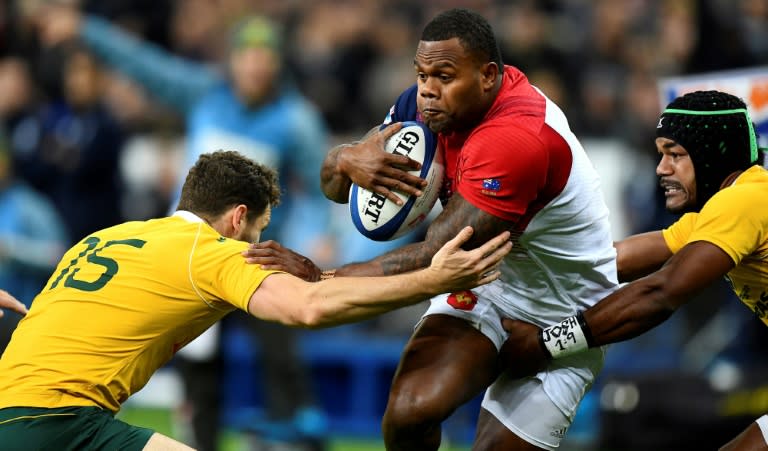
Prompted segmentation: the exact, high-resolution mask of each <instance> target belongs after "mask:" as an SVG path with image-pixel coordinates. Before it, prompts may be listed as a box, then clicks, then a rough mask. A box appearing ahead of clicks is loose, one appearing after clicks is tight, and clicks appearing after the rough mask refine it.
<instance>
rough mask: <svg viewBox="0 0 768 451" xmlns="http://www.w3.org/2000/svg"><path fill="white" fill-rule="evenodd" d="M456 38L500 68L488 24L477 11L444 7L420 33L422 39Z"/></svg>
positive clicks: (468, 48) (500, 63) (475, 53)
mask: <svg viewBox="0 0 768 451" xmlns="http://www.w3.org/2000/svg"><path fill="white" fill-rule="evenodd" d="M453 38H459V41H460V42H461V44H462V45H463V46H464V49H465V50H467V51H469V52H470V53H472V54H473V55H475V56H476V57H477V58H479V59H480V61H483V62H485V61H490V62H492V63H496V65H497V66H498V67H499V71H503V70H504V65H503V62H502V60H501V50H500V49H499V44H498V42H497V41H496V37H495V36H494V34H493V29H492V28H491V24H489V23H488V21H487V20H485V18H484V17H483V16H481V15H480V14H478V13H476V12H474V11H470V10H468V9H464V8H454V9H449V10H447V11H444V12H442V13H440V14H438V15H437V16H435V18H433V19H432V20H431V21H429V23H428V24H427V25H426V26H425V27H424V31H422V33H421V40H422V41H430V42H431V41H446V40H448V39H453Z"/></svg>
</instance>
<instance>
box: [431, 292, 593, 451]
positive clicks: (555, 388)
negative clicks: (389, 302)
mask: <svg viewBox="0 0 768 451" xmlns="http://www.w3.org/2000/svg"><path fill="white" fill-rule="evenodd" d="M473 304H474V305H473ZM470 307H471V308H470ZM529 313H531V314H533V315H534V316H535V312H529ZM434 314H443V315H450V316H454V317H457V318H461V319H464V320H466V321H467V322H468V323H470V324H472V326H473V327H474V328H475V329H477V330H478V331H480V332H481V333H482V334H483V335H485V336H486V337H488V338H489V339H490V340H491V341H492V342H493V344H494V345H495V346H496V349H501V345H502V344H503V343H504V341H505V340H506V339H507V333H506V331H505V330H504V328H503V327H502V326H501V320H502V318H514V319H522V320H525V318H521V317H520V316H519V315H517V314H516V313H515V312H504V311H501V310H500V309H499V308H498V307H497V306H496V305H494V304H493V303H492V302H491V301H489V300H488V299H486V298H484V297H482V295H477V293H475V292H473V296H469V295H468V294H466V293H465V294H464V295H462V294H459V296H456V295H455V294H451V295H448V294H443V295H440V296H437V297H435V298H433V299H432V301H431V302H430V306H429V308H428V309H427V311H426V312H425V313H424V315H423V317H426V316H428V315H434ZM423 317H422V318H423ZM604 357H605V349H604V348H593V349H589V350H587V351H585V352H582V353H579V354H575V355H571V356H568V357H565V358H562V359H557V360H554V361H553V362H552V363H550V365H549V367H547V369H546V370H545V371H542V372H540V373H538V374H536V375H535V376H534V377H529V378H523V379H511V378H508V377H506V376H504V375H502V376H500V377H499V378H498V379H497V380H496V381H495V382H494V383H493V384H491V386H490V387H488V389H487V390H486V392H485V397H484V398H483V402H482V407H483V408H484V409H486V410H487V411H488V412H490V413H491V414H492V415H493V416H494V417H496V419H498V420H499V421H500V422H501V423H502V424H504V425H505V426H506V427H507V428H508V429H509V430H510V431H512V432H513V433H515V434H516V435H517V436H519V437H520V438H522V439H523V440H525V441H527V442H529V443H532V444H534V445H536V446H538V447H541V448H544V449H550V450H554V449H556V448H557V447H558V446H559V445H560V442H561V441H562V439H563V438H564V437H565V434H566V431H567V430H568V428H569V427H570V425H571V423H572V422H573V418H574V416H575V415H576V409H577V408H578V406H579V403H580V402H581V399H582V398H583V397H584V394H585V393H586V392H587V390H589V389H590V387H591V386H592V384H593V382H594V380H595V377H597V374H598V373H599V372H600V370H601V369H602V367H603V361H604ZM532 412H535V414H532Z"/></svg>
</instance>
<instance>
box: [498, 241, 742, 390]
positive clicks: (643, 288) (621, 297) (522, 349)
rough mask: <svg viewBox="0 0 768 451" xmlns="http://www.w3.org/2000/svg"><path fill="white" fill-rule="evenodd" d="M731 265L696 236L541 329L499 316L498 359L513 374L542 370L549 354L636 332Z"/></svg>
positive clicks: (666, 314)
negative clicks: (503, 334) (654, 267)
mask: <svg viewBox="0 0 768 451" xmlns="http://www.w3.org/2000/svg"><path fill="white" fill-rule="evenodd" d="M733 267H734V262H733V260H732V259H731V257H730V256H729V255H728V254H726V253H725V251H723V250H722V249H720V248H719V247H717V246H715V245H714V244H712V243H708V242H706V241H696V242H693V243H690V244H687V245H686V246H685V247H683V248H682V249H681V250H680V251H679V252H677V253H676V254H675V255H674V256H673V257H672V258H670V259H669V261H668V262H667V264H666V265H664V266H663V267H662V268H661V269H660V270H658V271H656V272H654V273H652V274H650V275H648V276H646V277H643V278H641V279H638V280H636V281H634V282H631V283H629V284H627V285H625V286H623V287H622V288H620V289H618V290H616V291H615V292H613V293H612V294H611V295H609V296H607V297H606V298H604V299H602V300H601V301H600V302H598V303H597V304H595V305H594V306H592V307H591V308H589V309H587V310H586V311H584V312H582V313H579V314H577V315H575V316H572V317H570V318H566V319H564V320H563V321H562V322H560V323H558V324H555V325H552V326H550V327H547V328H545V329H541V328H539V327H537V326H535V325H533V324H529V323H525V322H522V321H517V320H512V319H504V320H503V321H502V323H503V326H504V329H505V330H507V332H509V338H508V339H507V341H506V342H505V343H504V345H503V346H502V350H501V359H502V361H501V364H502V366H503V367H504V368H505V369H506V370H507V371H508V372H509V373H510V374H512V375H513V376H518V377H520V376H526V375H530V374H532V373H535V372H536V371H538V370H540V369H542V368H543V367H544V366H546V364H547V362H548V361H549V360H551V359H552V358H555V359H556V358H560V357H565V356H568V355H572V354H575V353H578V352H581V351H584V350H586V349H588V348H590V347H595V346H601V345H605V344H609V343H616V342H619V341H624V340H629V339H631V338H634V337H637V336H638V335H640V334H642V333H644V332H646V331H648V330H650V329H652V328H654V327H656V326H657V325H659V324H661V323H662V322H664V321H665V320H666V319H667V318H669V316H670V315H672V313H673V312H674V311H675V310H677V308H678V307H680V306H681V305H683V304H685V303H686V302H688V301H689V300H690V299H691V298H692V297H693V296H694V295H695V294H696V293H698V292H699V291H701V290H703V289H705V288H706V287H708V286H709V285H710V284H711V283H713V282H714V281H716V280H717V279H719V278H721V277H723V276H724V275H726V274H727V273H728V271H730V270H731V269H733Z"/></svg>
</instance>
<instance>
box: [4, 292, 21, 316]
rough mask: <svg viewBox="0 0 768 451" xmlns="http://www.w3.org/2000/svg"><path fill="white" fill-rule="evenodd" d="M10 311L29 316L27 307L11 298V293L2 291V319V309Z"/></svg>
mask: <svg viewBox="0 0 768 451" xmlns="http://www.w3.org/2000/svg"><path fill="white" fill-rule="evenodd" d="M5 308H7V309H9V310H12V311H14V312H16V313H19V314H21V315H26V314H27V306H25V305H24V304H22V303H21V302H19V300H18V299H16V298H15V297H13V296H11V294H10V293H8V292H7V291H5V290H0V318H2V316H3V310H2V309H5Z"/></svg>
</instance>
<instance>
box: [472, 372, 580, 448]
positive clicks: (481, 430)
mask: <svg viewBox="0 0 768 451" xmlns="http://www.w3.org/2000/svg"><path fill="white" fill-rule="evenodd" d="M548 377H550V378H555V377H557V375H553V374H550V375H549V376H548ZM481 407H482V409H481V415H480V419H479V421H478V426H477V434H476V437H475V447H474V448H473V449H474V450H475V451H494V450H529V449H544V450H556V449H558V447H559V446H560V442H561V441H562V440H563V438H564V437H565V434H566V432H567V431H568V428H569V427H570V425H571V418H569V417H568V416H566V415H565V414H564V413H563V411H562V409H561V408H560V407H558V406H557V405H556V404H555V403H554V402H553V400H552V398H550V395H549V394H547V392H546V391H545V388H544V384H543V383H542V382H541V380H539V379H538V378H535V377H529V378H522V379H513V378H510V377H508V376H507V375H504V374H502V375H501V376H500V377H499V378H498V379H496V381H494V383H493V385H491V387H489V388H488V390H487V391H486V392H485V397H484V398H483V402H482V404H481ZM532 413H533V414H532ZM526 442H527V443H528V444H526Z"/></svg>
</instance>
